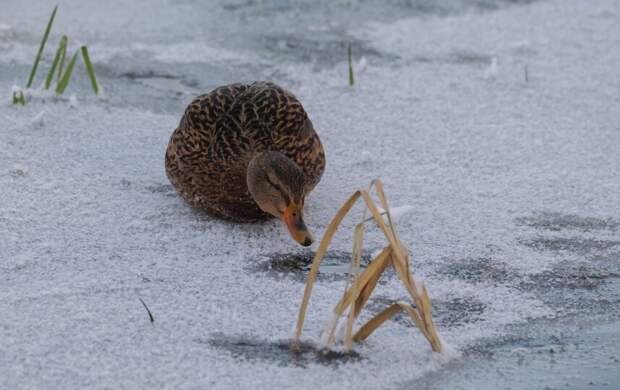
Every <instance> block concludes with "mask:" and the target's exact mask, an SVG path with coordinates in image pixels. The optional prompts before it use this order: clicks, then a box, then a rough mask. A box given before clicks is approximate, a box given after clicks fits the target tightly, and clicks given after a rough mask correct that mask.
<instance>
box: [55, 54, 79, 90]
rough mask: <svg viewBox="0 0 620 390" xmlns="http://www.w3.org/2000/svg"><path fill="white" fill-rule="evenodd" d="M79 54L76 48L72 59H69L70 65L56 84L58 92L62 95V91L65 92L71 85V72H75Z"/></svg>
mask: <svg viewBox="0 0 620 390" xmlns="http://www.w3.org/2000/svg"><path fill="white" fill-rule="evenodd" d="M77 56H78V51H77V50H76V52H75V54H74V55H73V57H71V61H69V65H67V70H65V73H64V74H63V75H62V78H61V79H60V81H59V82H58V85H57V86H56V93H57V94H59V95H62V93H63V92H65V89H67V86H68V85H69V81H71V74H72V73H73V67H74V66H75V61H76V60H77Z"/></svg>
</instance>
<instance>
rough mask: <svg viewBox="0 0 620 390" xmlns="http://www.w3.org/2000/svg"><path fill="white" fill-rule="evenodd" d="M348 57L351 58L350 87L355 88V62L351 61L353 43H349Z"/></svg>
mask: <svg viewBox="0 0 620 390" xmlns="http://www.w3.org/2000/svg"><path fill="white" fill-rule="evenodd" d="M347 52H348V57H349V86H351V87H352V86H353V85H354V84H355V79H354V78H353V61H352V59H351V57H352V56H351V42H349V47H348V50H347Z"/></svg>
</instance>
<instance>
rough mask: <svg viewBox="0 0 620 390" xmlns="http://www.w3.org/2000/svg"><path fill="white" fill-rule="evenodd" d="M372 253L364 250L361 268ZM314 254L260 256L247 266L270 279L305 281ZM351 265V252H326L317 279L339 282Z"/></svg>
mask: <svg viewBox="0 0 620 390" xmlns="http://www.w3.org/2000/svg"><path fill="white" fill-rule="evenodd" d="M372 253H373V252H372V251H370V250H364V251H363V252H362V255H361V259H360V266H361V268H365V267H366V266H367V265H368V264H369V263H370V261H371V260H372ZM315 254H316V252H314V251H304V252H297V253H273V254H270V255H262V256H260V257H259V258H257V259H256V260H255V263H254V264H252V265H251V266H249V269H250V270H251V271H253V272H261V273H265V274H266V275H268V276H272V277H285V276H290V277H293V278H294V279H296V280H300V281H305V280H306V277H307V275H308V272H310V268H311V266H312V260H313V259H314V256H315ZM350 263H351V252H345V251H336V250H334V251H328V252H327V254H326V255H325V257H324V258H323V261H322V262H321V267H320V268H319V273H318V277H319V278H327V279H334V280H341V279H343V278H344V277H345V276H346V275H348V274H349V271H350V269H349V267H350Z"/></svg>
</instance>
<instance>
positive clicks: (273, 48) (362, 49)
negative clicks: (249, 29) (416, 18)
mask: <svg viewBox="0 0 620 390" xmlns="http://www.w3.org/2000/svg"><path fill="white" fill-rule="evenodd" d="M262 44H263V45H264V46H265V49H266V50H268V51H270V52H272V53H274V54H276V55H278V56H280V57H282V58H286V59H288V60H292V61H296V62H301V63H311V64H314V65H315V66H318V67H321V68H323V67H331V66H334V65H335V64H337V63H339V62H344V61H346V58H347V57H346V54H347V48H348V45H349V44H351V50H352V53H353V56H354V58H360V57H363V58H364V59H365V61H368V59H370V60H372V59H377V58H382V59H394V58H396V56H395V55H393V54H385V53H382V52H381V51H379V50H378V49H375V48H373V47H371V46H370V45H368V44H367V43H366V42H364V41H361V40H358V39H354V38H351V39H347V38H341V37H337V38H336V37H334V36H331V35H329V36H326V37H316V36H313V37H309V36H307V35H281V34H278V35H267V36H264V37H263V38H262Z"/></svg>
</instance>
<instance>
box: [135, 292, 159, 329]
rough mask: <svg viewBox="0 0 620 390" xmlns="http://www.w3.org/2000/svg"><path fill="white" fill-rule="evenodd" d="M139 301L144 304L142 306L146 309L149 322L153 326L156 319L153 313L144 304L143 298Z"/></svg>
mask: <svg viewBox="0 0 620 390" xmlns="http://www.w3.org/2000/svg"><path fill="white" fill-rule="evenodd" d="M138 299H139V300H140V302H142V306H144V309H146V312H147V313H148V315H149V320H150V321H151V324H152V323H154V322H155V317H153V313H151V311H150V310H149V307H148V306H147V305H146V303H144V301H143V300H142V298H140V297H138Z"/></svg>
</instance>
